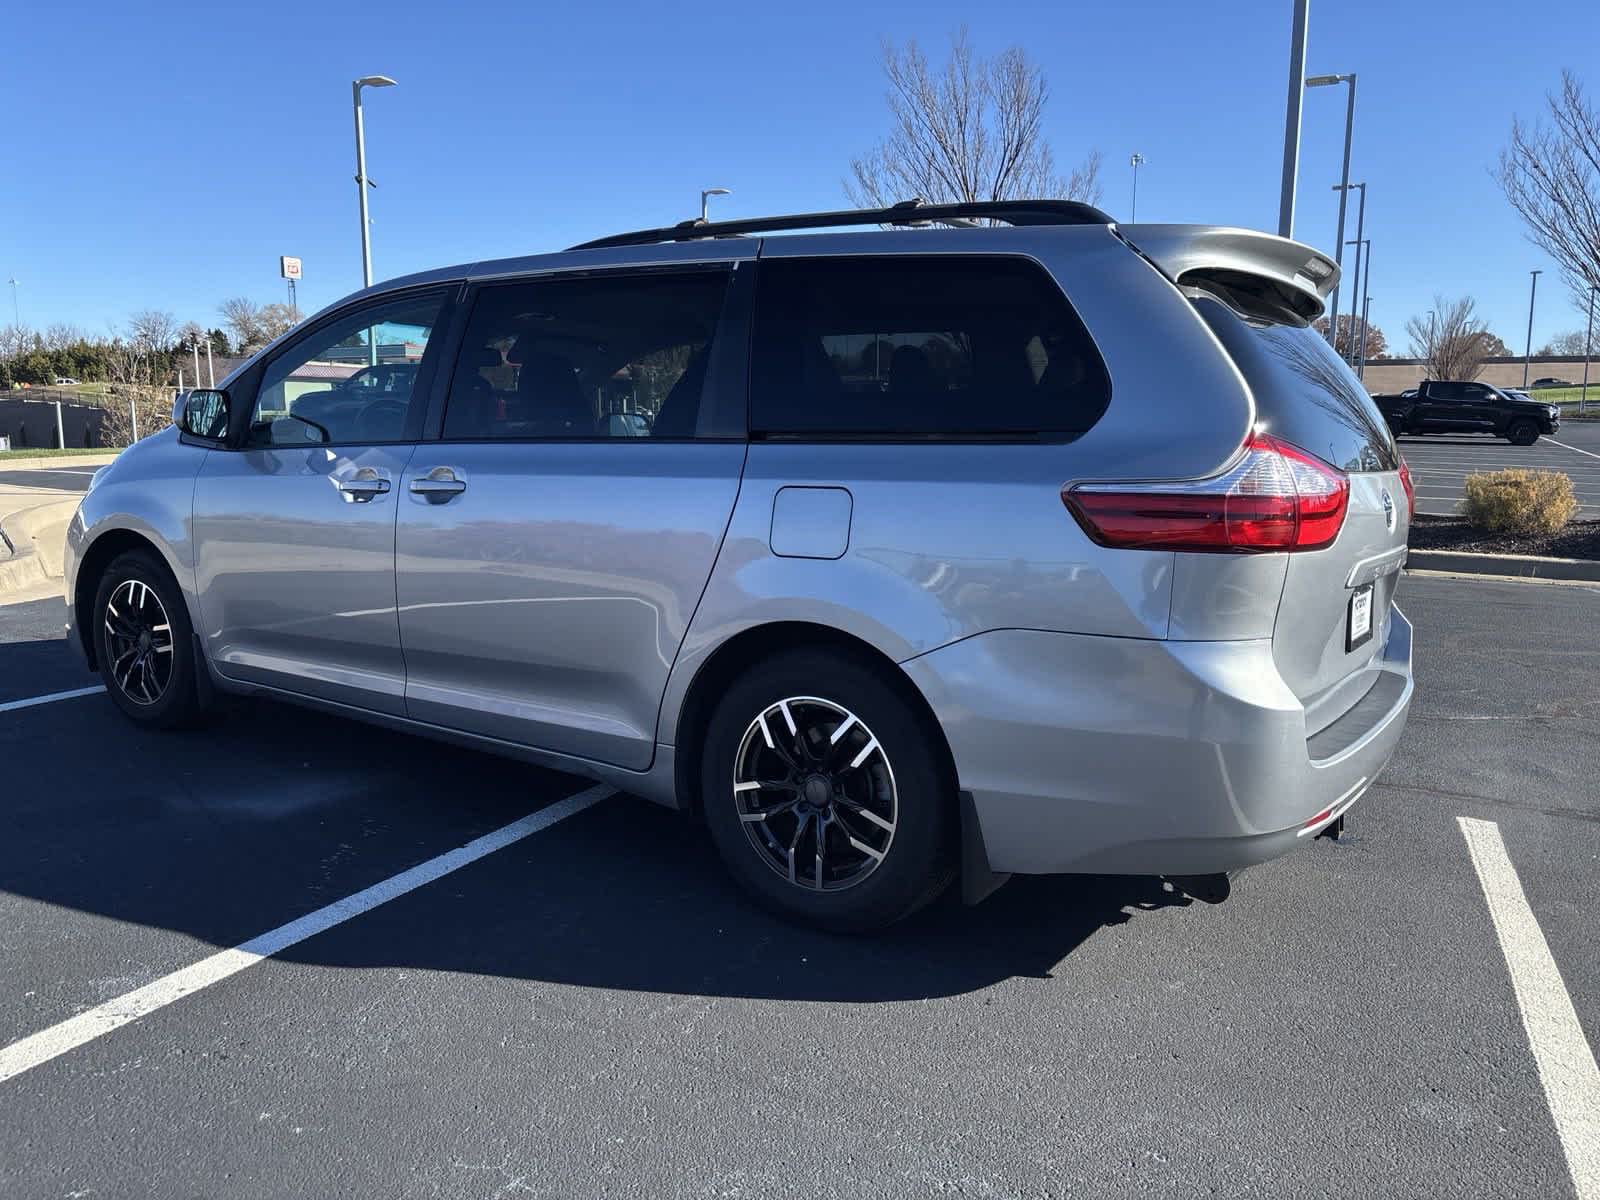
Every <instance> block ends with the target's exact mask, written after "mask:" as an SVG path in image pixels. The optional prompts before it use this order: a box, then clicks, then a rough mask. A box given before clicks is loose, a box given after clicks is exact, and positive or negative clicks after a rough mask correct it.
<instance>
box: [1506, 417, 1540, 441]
mask: <svg viewBox="0 0 1600 1200" xmlns="http://www.w3.org/2000/svg"><path fill="white" fill-rule="evenodd" d="M1506 440H1507V441H1509V442H1510V443H1511V444H1512V445H1513V446H1531V445H1533V444H1534V443H1535V442H1537V441H1538V440H1539V427H1538V426H1537V425H1535V424H1534V423H1533V422H1532V421H1528V420H1522V421H1515V422H1513V423H1512V426H1511V428H1510V429H1508V430H1507V431H1506Z"/></svg>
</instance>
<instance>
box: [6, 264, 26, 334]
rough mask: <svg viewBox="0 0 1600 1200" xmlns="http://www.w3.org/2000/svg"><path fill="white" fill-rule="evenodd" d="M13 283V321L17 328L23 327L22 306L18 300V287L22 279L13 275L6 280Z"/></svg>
mask: <svg viewBox="0 0 1600 1200" xmlns="http://www.w3.org/2000/svg"><path fill="white" fill-rule="evenodd" d="M6 282H7V283H9V284H10V285H11V322H12V325H13V326H14V327H15V328H17V329H21V328H22V306H21V305H20V304H19V303H18V302H17V289H18V288H19V287H21V286H22V281H21V280H20V279H18V278H17V277H16V276H15V275H13V276H12V277H11V278H10V279H8V280H6Z"/></svg>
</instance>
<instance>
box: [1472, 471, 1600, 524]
mask: <svg viewBox="0 0 1600 1200" xmlns="http://www.w3.org/2000/svg"><path fill="white" fill-rule="evenodd" d="M1466 492H1467V498H1466V499H1465V500H1463V501H1462V502H1461V515H1462V516H1463V517H1465V518H1466V519H1467V520H1468V521H1470V522H1472V524H1474V525H1477V526H1479V527H1481V528H1483V529H1487V530H1490V531H1491V532H1494V533H1555V532H1556V531H1557V530H1559V529H1561V528H1562V527H1563V526H1564V525H1566V523H1567V522H1568V521H1570V520H1572V515H1573V514H1574V513H1576V512H1577V511H1578V499H1577V497H1576V496H1574V495H1573V494H1572V480H1571V479H1569V478H1567V476H1565V475H1563V474H1562V473H1561V472H1560V471H1529V470H1526V469H1523V468H1514V469H1512V470H1507V471H1478V472H1475V473H1473V474H1471V475H1468V476H1467V480H1466Z"/></svg>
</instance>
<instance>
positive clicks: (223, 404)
mask: <svg viewBox="0 0 1600 1200" xmlns="http://www.w3.org/2000/svg"><path fill="white" fill-rule="evenodd" d="M228 416H229V410H228V393H227V392H224V391H221V390H219V389H216V388H196V389H195V390H194V391H192V392H190V393H189V395H188V396H187V398H185V400H184V402H183V412H182V413H181V414H179V417H178V428H179V429H181V430H182V431H183V432H184V433H187V434H189V435H190V436H191V437H197V438H205V439H206V440H207V441H208V442H220V441H222V440H223V439H224V438H226V437H227V436H228Z"/></svg>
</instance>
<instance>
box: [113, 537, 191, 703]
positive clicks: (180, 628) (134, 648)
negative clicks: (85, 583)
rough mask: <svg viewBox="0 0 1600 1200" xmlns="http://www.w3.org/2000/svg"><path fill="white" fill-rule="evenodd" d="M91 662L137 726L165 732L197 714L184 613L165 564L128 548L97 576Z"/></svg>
mask: <svg viewBox="0 0 1600 1200" xmlns="http://www.w3.org/2000/svg"><path fill="white" fill-rule="evenodd" d="M94 637H95V651H96V653H95V657H96V658H97V659H98V660H99V664H100V676H101V678H102V679H104V680H105V684H106V691H107V692H109V693H110V694H111V699H112V700H114V701H115V702H116V705H117V707H118V708H120V709H121V710H122V711H123V712H124V713H125V714H126V715H127V716H129V717H131V718H132V719H133V720H134V721H136V722H138V723H139V724H140V725H148V726H152V727H155V728H160V729H171V728H175V727H177V726H180V725H186V724H188V723H189V722H190V721H192V720H193V719H194V717H195V716H196V714H197V713H198V711H199V702H198V694H197V690H196V685H195V666H196V664H195V661H194V639H193V637H192V636H191V632H190V626H189V610H188V609H187V607H185V605H184V601H183V596H182V595H181V594H180V593H179V591H178V585H177V582H176V581H175V580H174V579H173V578H172V574H171V572H170V571H168V570H167V568H166V564H165V563H163V562H161V560H160V559H158V558H157V557H156V556H155V555H154V554H152V553H149V552H148V551H143V550H130V551H128V552H127V553H126V554H120V555H118V556H117V557H116V558H115V559H113V560H112V562H111V565H110V566H108V567H107V568H106V572H105V574H104V575H102V576H101V577H100V586H99V588H98V589H97V590H96V593H95V602H94Z"/></svg>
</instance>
